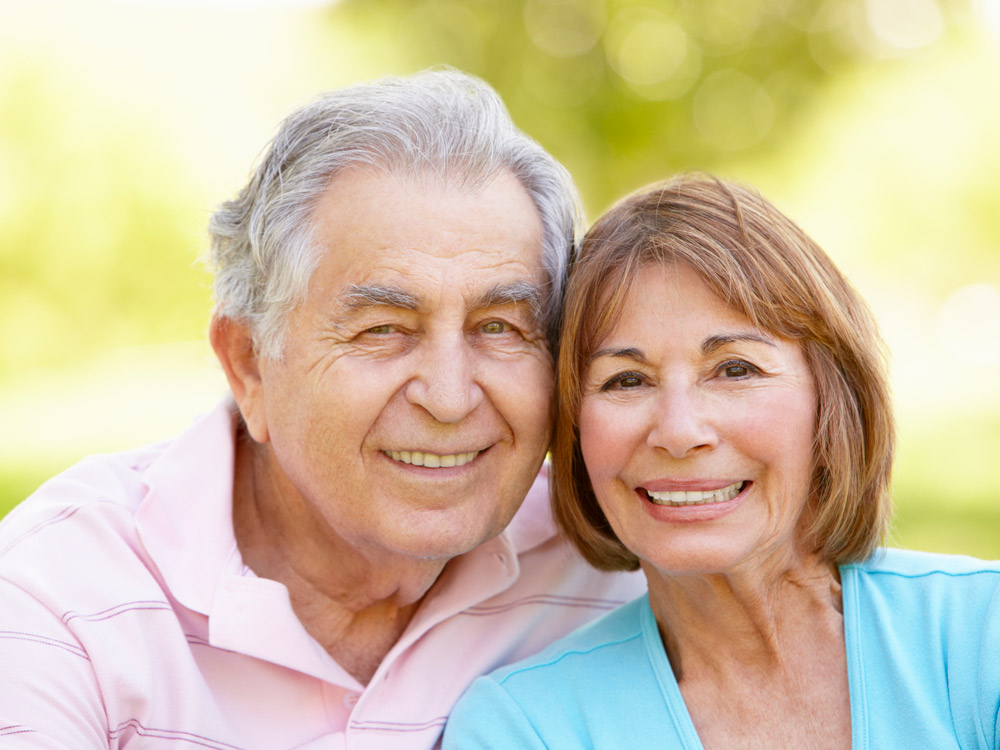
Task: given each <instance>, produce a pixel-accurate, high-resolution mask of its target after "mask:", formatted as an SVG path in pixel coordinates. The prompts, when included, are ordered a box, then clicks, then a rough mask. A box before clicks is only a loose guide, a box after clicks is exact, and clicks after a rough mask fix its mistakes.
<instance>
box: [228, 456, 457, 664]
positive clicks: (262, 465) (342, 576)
mask: <svg viewBox="0 0 1000 750" xmlns="http://www.w3.org/2000/svg"><path fill="white" fill-rule="evenodd" d="M265 450H266V448H264V447H262V446H256V445H252V444H250V443H248V442H245V441H244V440H241V439H239V438H238V439H237V448H236V465H235V472H234V479H233V528H234V532H235V535H236V542H237V546H238V547H239V550H240V554H241V556H242V558H243V562H244V564H245V565H247V567H249V568H250V569H251V570H253V571H254V573H256V574H257V575H258V576H260V577H262V578H269V579H272V580H275V581H278V582H280V583H282V584H284V585H285V587H286V588H287V589H288V593H289V598H290V600H291V604H292V608H293V609H294V611H295V614H296V616H297V617H298V618H299V620H300V621H301V622H302V625H303V627H305V629H306V631H307V632H308V633H309V634H310V635H311V636H312V637H313V638H315V639H316V641H317V642H319V643H320V644H321V645H322V646H323V648H324V649H326V651H327V653H329V654H330V655H331V656H332V657H333V658H334V660H336V661H337V663H338V664H339V665H340V666H341V667H343V668H344V669H345V670H346V671H347V672H348V673H350V674H351V675H352V676H353V677H355V678H356V679H357V680H358V681H359V682H360V683H362V684H367V683H368V682H369V680H371V678H372V676H373V675H374V674H375V671H376V669H377V668H378V666H379V664H381V662H382V660H383V659H384V658H385V656H386V655H387V654H388V653H389V651H390V650H391V649H392V647H393V646H394V645H395V644H396V642H397V641H398V640H399V638H400V636H401V635H402V634H403V632H404V631H405V630H406V628H407V626H408V625H409V623H410V620H411V619H412V617H413V614H414V613H415V612H416V610H417V608H418V606H419V605H420V602H421V600H422V599H423V596H424V594H426V593H427V591H428V590H429V589H430V588H431V586H433V585H434V582H435V581H436V580H437V578H438V575H440V573H441V570H442V569H443V568H444V565H445V563H446V561H444V560H414V559H411V558H402V557H399V556H390V555H385V554H383V555H381V556H379V557H378V558H374V557H373V556H372V555H371V554H370V553H369V554H365V552H366V551H364V550H357V549H355V548H353V547H352V546H351V545H349V544H348V543H346V542H345V541H344V540H343V539H341V538H340V537H338V536H337V534H336V533H334V531H333V530H332V529H330V528H329V526H328V525H327V524H325V523H323V521H322V519H321V518H320V517H319V516H318V514H316V513H315V512H311V509H309V508H308V506H307V505H306V504H304V503H302V502H297V501H296V498H294V495H295V494H296V493H295V492H294V490H293V489H292V488H291V487H290V485H289V483H288V481H287V479H284V478H283V477H279V476H275V473H274V472H273V471H272V470H271V468H270V466H269V462H268V461H267V460H266V459H265V458H263V457H262V455H261V454H262V452H263V451H265Z"/></svg>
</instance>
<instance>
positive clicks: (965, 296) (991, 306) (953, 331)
mask: <svg viewBox="0 0 1000 750" xmlns="http://www.w3.org/2000/svg"><path fill="white" fill-rule="evenodd" d="M937 334H938V338H939V340H940V343H941V345H942V348H943V349H944V350H945V351H947V352H948V353H949V355H951V356H952V357H953V358H954V361H955V362H957V363H961V364H966V365H1000V291H998V290H997V288H996V287H995V286H993V285H991V284H969V285H968V286H963V287H961V288H960V289H958V290H956V291H954V292H952V294H951V295H949V296H948V298H947V299H946V300H945V301H944V302H943V303H942V305H941V307H940V308H939V309H938V313H937Z"/></svg>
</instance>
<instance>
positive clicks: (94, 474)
mask: <svg viewBox="0 0 1000 750" xmlns="http://www.w3.org/2000/svg"><path fill="white" fill-rule="evenodd" d="M162 448H163V444H159V445H157V446H148V447H145V448H141V449H138V450H135V451H128V452H124V453H113V454H100V455H93V456H89V457H87V458H85V459H83V460H82V461H80V462H79V463H77V464H75V465H73V466H71V467H69V468H68V469H66V470H65V471H62V472H60V473H59V474H57V475H55V476H54V477H52V478H51V479H49V480H47V481H46V482H44V483H43V484H42V485H41V486H40V487H39V488H38V489H37V490H36V491H35V492H34V493H32V494H31V495H30V496H29V497H28V498H27V499H26V500H24V501H23V502H21V503H20V504H19V505H17V506H15V507H14V508H13V509H12V510H11V511H10V513H8V514H7V516H6V517H5V518H4V519H3V521H2V522H0V560H2V559H3V558H4V557H6V556H8V555H10V554H13V553H15V552H17V551H20V550H23V549H24V548H25V547H30V546H31V545H32V542H33V540H34V541H37V540H39V539H42V540H44V541H43V544H45V545H47V546H48V547H49V549H50V550H51V549H52V546H51V545H53V544H54V543H56V542H55V541H54V540H55V539H56V538H58V537H59V536H60V535H61V533H62V532H64V531H66V530H67V529H69V528H73V527H76V526H77V525H78V524H79V522H80V521H81V520H82V519H83V518H84V517H87V518H88V519H89V520H88V521H87V524H88V526H90V527H91V528H92V527H93V525H94V523H95V519H96V518H107V519H108V520H109V521H110V519H112V518H114V517H121V516H129V515H131V514H133V513H134V512H135V510H136V508H137V507H138V506H139V504H140V503H141V502H142V499H143V497H144V495H145V491H146V488H145V486H144V483H143V478H142V475H143V471H144V470H145V469H146V468H147V467H148V466H149V464H150V462H151V461H152V460H154V458H155V456H156V455H157V453H158V451H160V450H162ZM81 514H82V515H81ZM74 519H75V520H74Z"/></svg>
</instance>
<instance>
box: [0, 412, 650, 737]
mask: <svg viewBox="0 0 1000 750" xmlns="http://www.w3.org/2000/svg"><path fill="white" fill-rule="evenodd" d="M234 424H235V422H234V417H233V414H232V412H231V411H230V408H229V405H228V403H223V404H221V405H219V406H218V407H217V408H216V409H215V410H214V411H212V412H211V413H209V414H208V415H206V416H204V417H202V418H200V419H199V420H197V421H196V422H195V423H194V424H193V425H192V426H191V427H190V428H189V429H188V430H187V431H185V432H184V433H182V434H181V435H180V436H178V437H177V438H175V439H173V440H170V441H166V442H163V443H159V444H157V445H153V446H150V447H147V448H142V449H139V450H136V451H131V452H127V453H120V454H114V455H104V456H93V457H91V458H88V459H86V460H85V461H83V462H81V463H80V464H78V465H76V466H74V467H73V468H71V469H69V470H68V471H66V472H64V473H63V474H60V475H59V476H57V477H55V478H54V479H52V480H50V481H49V482H47V483H46V484H44V485H43V486H42V487H41V488H40V489H39V490H38V492H36V493H35V494H34V495H32V496H31V497H30V498H29V499H28V500H26V501H25V502H24V503H22V504H21V505H19V506H18V507H17V508H15V509H14V510H13V511H12V512H11V513H10V514H9V515H8V517H7V518H6V519H4V520H3V522H2V523H0V748H4V750H15V749H18V748H30V749H31V750H43V749H46V748H53V749H55V748H58V749H59V750H91V749H96V748H130V749H131V750H135V749H136V748H150V749H154V748H167V747H171V748H173V747H176V748H188V747H189V748H192V750H195V749H196V748H213V750H232V749H233V748H244V749H245V750H258V749H259V750H281V749H282V748H302V749H303V750H305V749H306V748H309V749H311V750H318V749H319V748H330V749H331V750H332V749H333V748H351V749H352V750H354V749H357V750H362V749H364V750H369V749H370V750H374V749H375V748H407V749H408V750H409V749H411V748H416V749H419V748H432V747H434V746H436V744H437V743H438V741H439V737H440V733H441V730H442V727H443V725H444V722H445V719H446V717H447V715H448V712H449V711H450V710H451V707H452V705H453V704H454V703H455V701H456V700H457V699H458V696H459V695H460V694H461V693H462V691H463V690H464V689H465V687H466V686H467V685H468V684H469V683H470V682H471V681H472V679H473V678H474V677H476V676H477V675H480V674H482V673H484V672H487V671H489V670H491V669H493V668H494V667H497V666H500V665H502V664H505V663H507V662H510V661H513V660H515V659H520V658H522V657H525V656H527V655H529V654H532V653H534V652H535V651H537V650H539V649H540V648H541V647H542V646H544V645H546V644H547V643H549V642H550V641H552V640H554V639H556V638H558V637H560V636H562V635H564V634H565V633H567V632H569V631H570V630H572V629H573V628H575V627H577V626H578V625H581V624H582V623H584V622H587V621H588V620H591V619H593V618H594V617H596V616H597V615H600V614H602V613H603V612H606V611H607V610H609V609H611V608H612V607H614V606H616V605H618V604H619V603H622V602H624V601H627V600H629V599H631V598H633V597H635V596H637V595H639V594H640V593H642V591H643V590H644V589H645V583H644V580H643V579H642V577H641V576H640V575H636V574H604V573H599V572H597V571H594V570H592V569H590V568H589V567H588V566H587V565H586V564H585V563H584V562H583V561H582V560H581V559H580V558H579V557H578V556H577V555H576V554H575V553H574V552H573V551H572V550H571V549H570V547H569V546H568V545H567V544H565V543H564V542H561V541H559V540H557V539H556V538H555V536H554V528H553V524H552V519H551V516H550V514H549V510H548V502H547V490H546V479H545V477H544V476H540V477H539V478H538V480H536V482H535V484H534V486H533V487H532V489H531V492H530V493H529V495H528V498H527V499H526V500H525V503H524V505H523V506H522V508H521V510H520V511H519V512H518V514H517V516H516V517H515V519H514V521H513V522H512V523H511V525H510V526H509V527H508V529H507V530H506V531H505V532H504V533H503V534H501V535H500V536H499V537H497V538H496V539H493V540H492V541H490V542H487V543H485V544H483V545H481V546H480V547H478V548H477V549H475V550H473V551H472V552H470V553H468V554H466V555H463V556H461V557H458V558H456V559H454V560H452V561H451V562H450V563H449V564H448V566H447V567H446V568H445V570H444V572H443V573H442V575H441V577H440V579H439V580H438V581H437V583H436V584H435V585H434V587H433V588H432V589H431V590H430V591H429V592H428V594H427V595H426V597H425V598H424V601H423V602H422V603H421V606H420V609H419V610H418V611H417V613H416V615H415V616H414V618H413V620H412V622H411V623H410V626H409V628H408V629H407V630H406V632H405V633H404V634H403V636H402V637H401V638H400V640H399V642H398V643H397V644H396V645H395V647H394V648H393V649H392V651H390V653H389V654H388V655H387V656H386V658H385V660H384V661H383V662H382V664H381V666H380V667H379V669H378V671H377V672H376V673H375V676H374V677H373V678H372V680H371V682H370V683H369V684H368V685H367V686H363V685H360V684H359V683H358V682H357V681H356V680H355V679H354V678H353V677H351V676H350V675H349V674H348V673H347V672H345V671H344V670H343V669H342V668H341V667H340V666H339V665H338V664H337V663H336V662H335V661H334V660H333V659H332V658H331V657H330V656H329V654H327V653H326V651H325V650H324V649H323V648H322V647H321V646H320V645H319V644H318V643H317V642H316V641H315V640H314V639H313V638H312V637H311V636H310V635H309V634H308V633H307V632H306V631H305V629H304V628H303V627H302V625H301V623H300V622H299V621H298V619H297V618H296V616H295V613H294V612H293V610H292V607H291V604H290V602H289V598H288V591H287V589H286V588H285V586H284V585H283V584H281V583H278V582H277V581H272V580H269V579H265V578H258V577H257V576H256V575H254V573H253V572H252V571H251V570H250V569H249V568H247V567H246V566H245V565H244V564H243V561H242V559H241V558H240V553H239V550H238V549H237V547H236V540H235V538H234V536H233V528H232V522H231V511H232V465H233V434H234ZM543 474H544V472H543Z"/></svg>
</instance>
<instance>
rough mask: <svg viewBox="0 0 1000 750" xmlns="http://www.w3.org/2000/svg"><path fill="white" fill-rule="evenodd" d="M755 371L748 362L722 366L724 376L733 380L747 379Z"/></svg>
mask: <svg viewBox="0 0 1000 750" xmlns="http://www.w3.org/2000/svg"><path fill="white" fill-rule="evenodd" d="M753 371H754V370H753V368H752V367H751V366H750V365H749V364H747V363H746V362H727V363H726V364H724V365H723V366H722V374H723V375H724V376H725V377H727V378H730V379H732V380H738V379H739V378H745V377H747V376H748V375H750V374H751V373H752V372H753Z"/></svg>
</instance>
